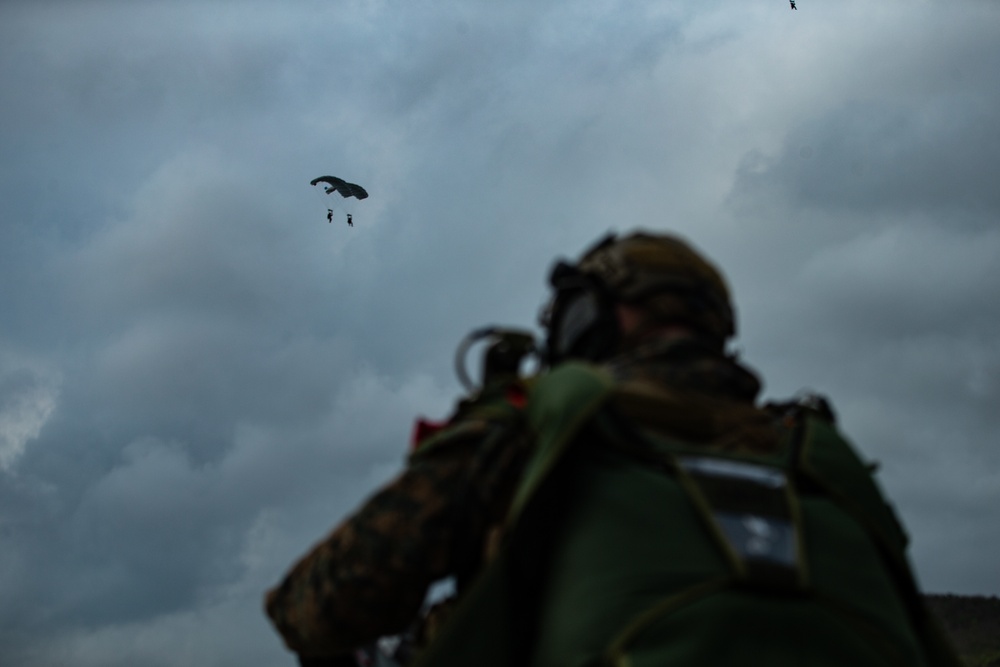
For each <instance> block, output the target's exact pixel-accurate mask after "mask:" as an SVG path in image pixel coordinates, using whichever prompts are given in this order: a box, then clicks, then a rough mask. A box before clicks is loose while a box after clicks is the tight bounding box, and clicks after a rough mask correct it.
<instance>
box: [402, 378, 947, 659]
mask: <svg viewBox="0 0 1000 667" xmlns="http://www.w3.org/2000/svg"><path fill="white" fill-rule="evenodd" d="M786 408H787V414H784V415H782V414H781V413H780V411H778V410H774V411H772V412H771V413H770V414H769V415H768V418H769V419H770V420H772V421H773V422H775V423H777V426H775V427H774V428H776V429H777V433H778V437H779V440H778V443H779V446H777V447H774V448H772V449H771V450H770V451H767V452H765V453H761V452H760V451H741V450H740V449H739V448H736V449H733V448H722V449H713V448H712V447H706V446H704V444H697V443H692V442H690V441H687V440H685V439H680V438H677V437H676V434H677V433H685V432H687V431H691V432H694V431H696V430H697V429H698V428H699V420H701V422H705V421H706V420H709V421H710V420H711V419H712V418H713V416H712V414H711V413H710V412H705V413H700V412H699V411H698V410H697V409H694V410H692V409H691V408H690V406H688V405H686V404H685V403H684V402H683V400H681V399H680V398H678V397H676V396H671V395H670V393H669V391H663V392H660V391H659V390H658V389H656V388H653V387H650V386H648V385H646V386H644V387H643V386H628V385H626V384H623V383H618V382H615V381H614V380H613V378H612V377H611V375H610V374H608V373H607V372H606V371H605V370H603V369H601V368H599V367H596V366H592V365H589V364H584V363H569V364H564V365H562V366H560V367H559V368H557V369H556V370H554V371H552V372H551V373H548V374H546V375H544V376H542V377H540V378H539V379H538V380H537V382H535V383H534V384H533V386H532V388H531V390H530V393H529V397H528V401H527V406H526V408H525V410H524V419H525V420H526V424H525V427H526V428H529V429H531V431H532V432H533V433H534V434H535V437H536V443H537V448H536V451H535V454H534V455H533V458H532V459H531V460H530V462H529V464H528V466H527V468H526V470H525V473H524V475H523V477H522V480H521V483H520V486H519V488H518V490H517V492H516V493H515V496H514V500H513V503H512V506H511V509H510V512H509V516H508V519H507V524H506V526H505V541H504V543H503V545H502V547H501V548H500V550H499V553H498V555H497V556H496V557H495V558H493V560H491V561H490V562H489V564H488V565H487V566H486V567H485V568H484V570H483V571H482V572H481V573H480V574H479V575H478V576H477V578H476V579H475V580H474V582H473V583H472V585H471V586H470V587H469V588H468V590H466V591H465V592H464V593H463V595H462V597H461V599H460V601H459V603H458V606H457V608H456V609H455V611H454V613H453V614H452V616H451V617H450V618H449V619H448V621H447V622H446V624H445V626H444V628H443V630H442V631H441V633H440V634H439V635H438V636H437V637H436V638H435V640H434V641H433V642H432V643H431V644H430V646H428V647H427V648H426V649H425V650H423V651H422V652H421V653H420V654H419V655H418V656H417V659H416V663H415V665H416V666H417V667H453V666H454V667H459V666H462V667H465V666H467V665H478V666H482V667H508V666H513V665H536V666H538V667H542V666H545V667H549V666H555V665H560V666H561V665H565V666H567V667H571V666H572V667H590V666H595V667H596V666H598V665H615V666H621V667H625V666H629V667H647V666H648V667H653V666H661V665H668V664H669V665H690V666H695V665H698V666H704V665H712V666H713V667H726V666H728V665H733V666H736V665H740V666H741V667H742V666H744V665H747V664H759V665H769V666H772V667H773V666H779V667H780V666H784V665H789V666H791V665H795V666H810V667H842V666H843V665H852V666H853V667H885V666H888V665H898V666H899V667H904V666H906V667H920V666H924V665H926V666H928V667H938V666H951V667H959V665H960V662H959V660H958V658H957V656H956V654H955V652H954V651H953V649H952V648H951V646H950V645H949V643H948V640H947V639H946V638H945V635H944V633H943V631H942V630H941V628H940V627H939V626H938V625H937V623H936V621H935V619H933V618H932V617H931V616H930V615H929V613H928V612H927V611H926V610H925V608H924V606H923V603H922V601H921V599H920V596H919V594H918V590H917V586H916V584H915V582H914V578H913V575H912V572H911V568H910V566H909V564H908V562H907V558H906V555H905V548H906V541H907V538H906V536H905V534H904V533H903V531H902V529H901V528H900V526H899V523H898V522H897V520H896V518H895V515H894V513H893V511H892V509H891V508H890V507H889V506H888V505H887V503H886V502H885V500H884V499H883V496H882V494H881V492H880V491H879V489H878V487H877V485H876V483H875V481H874V480H873V478H872V475H871V471H870V470H869V468H868V467H867V466H866V465H865V464H864V463H863V461H862V460H861V459H860V458H859V457H858V455H857V454H856V453H855V452H854V450H853V448H852V447H851V445H850V444H849V443H848V442H847V441H846V440H845V439H844V438H843V437H842V436H841V435H840V434H839V432H838V431H837V429H836V427H835V425H834V423H833V420H832V417H831V416H829V415H824V414H822V412H821V411H818V410H812V409H808V408H805V407H801V408H799V407H796V408H794V409H793V408H791V407H790V406H786ZM748 409H752V410H757V409H756V408H748ZM758 412H763V411H758ZM658 420H659V421H660V422H666V426H668V427H669V428H667V429H663V428H658V427H657V424H656V422H657V421H658ZM661 425H662V424H661ZM570 454H572V455H570ZM622 517H630V518H631V519H630V522H628V523H623V521H622Z"/></svg>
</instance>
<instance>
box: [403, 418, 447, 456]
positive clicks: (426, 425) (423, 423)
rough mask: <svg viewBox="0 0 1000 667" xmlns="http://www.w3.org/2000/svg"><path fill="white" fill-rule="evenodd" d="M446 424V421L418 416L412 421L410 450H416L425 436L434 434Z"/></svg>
mask: <svg viewBox="0 0 1000 667" xmlns="http://www.w3.org/2000/svg"><path fill="white" fill-rule="evenodd" d="M446 426H448V422H447V421H437V422H432V421H430V420H427V419H424V418H423V417H420V418H419V419H417V421H415V422H414V423H413V433H412V435H411V436H410V451H411V452H413V451H416V450H417V449H418V448H419V447H420V443H422V442H423V441H424V440H426V439H427V438H429V437H431V436H432V435H436V434H437V433H439V432H440V431H442V430H444V428H445V427H446Z"/></svg>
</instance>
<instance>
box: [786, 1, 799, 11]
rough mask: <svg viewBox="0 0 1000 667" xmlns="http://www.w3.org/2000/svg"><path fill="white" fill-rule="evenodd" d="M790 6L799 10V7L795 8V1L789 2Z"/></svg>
mask: <svg viewBox="0 0 1000 667" xmlns="http://www.w3.org/2000/svg"><path fill="white" fill-rule="evenodd" d="M788 4H790V5H791V6H792V9H795V10H798V7H796V6H795V0H788Z"/></svg>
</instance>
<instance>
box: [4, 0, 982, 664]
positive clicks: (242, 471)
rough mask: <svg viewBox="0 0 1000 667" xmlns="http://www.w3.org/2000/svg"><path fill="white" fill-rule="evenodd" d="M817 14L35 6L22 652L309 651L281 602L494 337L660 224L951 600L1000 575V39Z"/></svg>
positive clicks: (16, 263)
mask: <svg viewBox="0 0 1000 667" xmlns="http://www.w3.org/2000/svg"><path fill="white" fill-rule="evenodd" d="M817 4H818V3H817ZM810 5H811V6H810V7H809V8H808V10H809V11H806V9H807V8H805V7H802V9H800V11H799V12H789V11H788V8H787V4H786V5H780V3H779V6H778V7H777V9H776V10H772V6H771V4H770V3H764V2H761V3H756V4H752V3H730V4H727V5H724V6H720V7H718V8H712V9H706V7H705V4H704V3H691V4H684V3H671V4H670V5H669V6H668V7H645V6H633V5H628V6H625V5H622V6H617V5H615V4H614V3H603V2H593V3H566V4H561V3H535V2H519V3H506V4H504V5H502V6H501V5H498V4H495V3H492V4H487V3H445V4H441V3H420V2H418V3H413V4H409V5H405V6H404V5H399V4H396V3H383V2H353V3H346V4H343V5H340V6H338V7H336V8H332V7H328V6H324V5H320V4H316V5H311V4H295V5H290V6H282V7H281V8H278V7H277V6H274V7H267V6H265V5H262V4H258V3H250V4H247V5H238V6H229V5H226V4H223V3H207V4H204V3H202V4H184V3H173V4H166V3H145V4H138V3H133V4H131V5H129V6H128V8H127V9H126V8H125V6H124V5H121V6H119V5H117V4H107V5H87V6H86V7H81V8H77V7H76V6H75V5H71V4H68V3H55V4H39V3H33V4H31V5H29V4H26V3H22V4H19V5H14V4H10V3H8V4H6V5H3V9H0V18H2V19H3V20H0V73H2V75H3V79H4V82H5V86H4V87H3V88H2V89H0V103H2V104H0V109H2V111H0V121H2V122H0V155H2V156H3V157H2V158H0V174H2V179H0V194H2V196H3V200H4V202H5V207H6V208H5V209H4V211H3V218H2V225H0V281H2V282H3V284H4V285H7V286H11V287H9V288H8V289H4V290H0V308H2V309H3V312H4V314H5V319H4V321H3V323H2V324H0V427H2V428H0V464H2V465H3V466H4V469H3V470H2V471H0V540H2V548H0V591H2V592H3V599H4V600H5V603H4V605H3V606H2V607H0V619H2V620H3V623H0V626H3V628H4V630H2V631H0V646H3V647H4V648H3V649H0V662H3V663H5V664H6V663H7V662H12V663H14V664H25V665H48V664H62V663H66V662H74V663H75V664H80V665H132V664H148V665H164V666H167V665H178V664H195V663H209V664H219V665H229V664H232V665H236V664H240V665H246V664H280V663H281V661H283V660H287V659H288V656H287V655H285V654H284V653H283V651H282V649H281V647H280V644H279V642H278V640H277V638H276V637H275V636H273V634H272V633H271V632H270V630H269V629H268V628H267V626H266V624H265V621H264V620H263V617H262V615H261V613H260V596H261V594H262V591H263V590H264V589H265V588H266V587H267V586H269V585H272V584H273V583H274V581H275V580H276V579H277V577H278V576H279V575H280V573H281V572H282V571H283V569H284V568H286V567H287V566H288V565H289V564H290V563H291V562H292V559H293V558H294V557H295V556H297V555H298V554H299V553H301V552H302V550H304V549H305V548H306V547H307V546H308V545H309V544H310V543H311V542H313V541H314V540H316V539H318V538H319V537H320V535H321V534H322V533H323V532H324V531H326V530H328V529H329V528H330V527H331V526H332V525H333V524H334V523H335V522H336V521H337V520H338V519H339V518H340V517H341V516H343V514H344V513H345V512H347V511H349V509H350V508H351V507H352V506H354V505H355V504H356V503H357V501H358V500H359V499H360V498H362V497H364V495H365V494H366V493H367V492H369V491H370V490H371V489H372V488H374V487H375V486H376V485H377V484H378V483H380V482H381V481H383V480H385V479H386V478H387V477H388V476H389V475H391V474H392V473H393V472H394V471H395V470H396V469H397V468H398V466H399V465H400V463H401V461H402V459H403V456H404V454H405V448H406V442H405V441H406V438H407V435H408V431H409V428H410V425H411V422H412V418H413V417H414V415H417V414H425V415H428V416H430V417H441V416H442V415H444V414H445V413H446V412H447V409H448V405H449V402H450V400H451V396H452V395H453V394H454V393H455V392H456V391H457V384H456V382H455V379H454V377H453V375H452V371H451V361H452V359H451V357H452V353H453V351H454V348H455V345H456V344H457V343H458V340H459V339H460V337H461V336H462V334H463V333H465V332H466V331H468V330H469V329H470V328H472V327H474V326H479V325H482V324H485V323H490V322H502V323H510V324H518V325H523V326H531V325H532V324H533V320H534V316H535V314H536V311H537V308H538V306H539V305H540V303H541V302H542V300H543V292H544V290H543V284H544V275H545V270H546V268H547V267H548V266H549V264H550V262H551V260H552V258H553V257H554V256H557V255H575V254H576V253H577V252H579V251H580V250H582V249H583V247H585V246H586V245H587V244H588V243H589V242H590V241H591V240H593V239H594V238H595V237H597V236H598V235H599V234H601V233H603V232H604V231H605V230H607V229H609V228H617V229H620V230H621V229H629V228H631V227H635V226H639V225H649V224H652V225H654V226H661V227H662V226H670V227H671V228H674V229H676V230H679V231H681V232H682V233H684V234H685V235H686V236H688V237H689V238H691V240H692V241H694V242H695V243H696V244H697V245H698V246H700V247H702V248H703V249H704V250H706V251H707V252H709V253H710V254H711V255H712V256H713V257H715V258H716V259H717V260H718V261H719V263H720V264H721V265H722V266H723V268H724V269H725V270H726V272H727V273H728V274H730V277H731V279H732V282H733V286H734V291H735V293H736V296H737V299H738V306H739V310H740V313H741V325H742V329H741V331H742V337H741V339H740V341H738V343H739V344H740V345H741V346H744V347H745V348H746V351H747V356H748V357H749V361H750V362H751V363H753V364H756V365H757V367H758V368H760V369H761V371H762V372H764V374H765V376H766V378H767V382H768V388H769V393H770V395H772V396H776V397H785V396H787V395H789V394H791V393H793V392H794V391H796V390H797V389H799V388H802V387H804V386H805V387H811V388H814V389H818V390H821V391H824V392H828V393H830V394H831V395H832V396H833V399H834V404H835V406H836V407H837V409H838V411H839V412H840V414H841V416H842V420H843V423H844V425H845V429H846V430H847V431H848V432H849V433H850V434H851V435H852V436H853V437H855V438H856V439H857V441H858V442H859V444H860V445H861V446H862V447H863V449H864V450H865V451H866V453H867V454H868V455H869V456H871V457H873V458H877V459H881V460H882V461H883V464H884V465H883V472H882V477H883V480H884V482H885V483H886V485H887V486H888V487H889V489H890V492H891V493H892V495H893V496H894V497H895V499H896V501H897V505H898V506H899V508H900V511H901V513H902V514H903V516H904V519H905V520H906V521H907V523H908V525H910V527H911V529H912V531H913V533H914V535H915V545H916V550H915V556H916V562H917V565H918V569H919V570H920V572H921V574H922V575H924V576H923V578H924V579H925V580H927V581H928V582H929V584H930V585H932V586H933V587H934V589H935V590H956V591H959V592H970V593H973V592H978V593H990V592H995V591H996V590H1000V588H998V587H1000V582H998V581H996V580H995V575H994V574H993V572H994V570H995V568H993V566H992V560H993V559H991V558H989V554H992V553H996V550H997V548H998V545H997V542H998V540H1000V537H998V535H997V533H996V531H995V529H994V528H991V526H993V525H994V522H992V521H991V519H990V517H989V515H988V512H987V509H986V508H988V507H991V506H994V505H995V504H996V502H997V501H998V500H1000V499H998V498H997V497H996V493H997V492H996V491H995V489H997V488H1000V485H997V484H996V483H995V480H996V476H995V473H993V472H992V471H994V470H996V469H997V466H998V462H997V460H996V454H995V453H994V449H992V448H991V447H990V443H991V442H992V441H993V439H995V438H994V436H993V435H992V434H994V433H996V430H997V428H998V426H1000V425H998V424H997V423H996V417H994V416H993V414H992V411H991V409H990V406H991V405H994V404H995V403H996V398H997V391H998V387H997V382H996V378H997V377H998V371H1000V350H998V349H997V346H996V344H995V342H994V341H995V340H997V336H996V334H997V333H998V326H997V321H996V319H995V316H994V315H993V314H992V313H993V312H994V311H995V309H992V308H991V307H990V305H991V304H990V301H989V295H990V294H993V293H995V292H996V287H997V281H998V274H997V270H996V268H994V264H995V262H993V261H991V258H992V257H995V256H996V251H997V250H998V248H997V245H998V239H997V238H996V236H995V234H994V232H993V230H994V229H995V224H994V223H995V220H996V213H997V210H996V209H997V206H998V202H997V199H996V194H995V193H994V188H992V187H988V186H989V178H988V176H989V175H991V174H992V175H995V173H996V172H997V166H998V165H997V163H996V156H995V154H994V153H996V151H993V150H991V149H990V145H991V144H992V143H995V142H996V140H997V134H996V127H997V124H996V122H995V112H992V111H991V109H992V108H995V106H996V105H995V94H996V93H995V92H994V90H995V86H992V85H990V82H992V80H993V78H994V77H993V74H992V73H993V72H995V71H996V65H997V64H998V59H1000V55H998V53H1000V52H998V51H997V48H996V44H997V43H998V42H997V40H996V34H995V33H996V28H995V27H994V26H996V25H997V24H996V22H995V21H993V22H991V21H990V20H989V19H990V18H991V17H993V16H995V14H991V13H990V12H991V11H992V10H990V9H989V8H988V7H987V6H984V5H976V6H972V5H969V6H970V7H972V8H971V9H965V10H962V11H958V10H954V9H953V8H948V9H946V10H941V11H938V10H936V9H935V7H934V6H933V5H930V4H927V5H921V7H920V8H919V9H913V8H912V7H909V6H907V7H905V8H903V6H902V5H900V4H893V3H888V4H886V5H880V6H878V7H873V6H872V5H871V3H867V2H865V3H862V2H849V1H846V0H845V2H844V3H842V4H839V5H837V6H836V7H834V6H833V5H831V4H829V3H826V4H824V5H823V6H822V7H815V6H812V5H813V3H810ZM890 33H891V34H893V35H898V36H899V37H898V39H893V40H889V39H887V37H886V35H887V34H890ZM862 158H863V159H862ZM935 165H937V166H935ZM327 173H332V174H334V175H338V176H342V177H344V178H347V179H348V180H350V181H353V182H357V183H360V184H362V185H364V186H365V187H366V188H367V189H368V191H369V192H370V193H371V197H370V198H369V199H367V200H365V201H364V202H352V201H340V200H339V199H337V198H333V199H331V198H328V197H326V196H325V195H323V194H322V192H320V191H318V189H316V188H310V186H309V185H308V182H309V181H310V180H311V179H312V178H315V177H316V176H319V175H321V174H327ZM328 205H330V206H334V207H335V208H336V209H337V210H336V218H335V220H334V223H333V224H328V223H327V222H326V219H325V214H326V207H327V206H328ZM347 205H350V206H353V209H350V210H352V211H353V213H354V215H355V225H356V226H355V228H353V229H349V228H347V227H346V225H345V223H344V216H345V214H346V211H347V210H349V209H347V208H346V206H347ZM810 383H811V384H810ZM941 443H947V444H946V446H943V445H942V444H941ZM954 545H959V546H954ZM949 547H951V548H949ZM977 554H978V557H977ZM180 638H183V640H181V639H180Z"/></svg>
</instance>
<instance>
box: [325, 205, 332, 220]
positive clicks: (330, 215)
mask: <svg viewBox="0 0 1000 667" xmlns="http://www.w3.org/2000/svg"><path fill="white" fill-rule="evenodd" d="M326 221H327V222H333V209H332V208H328V209H326Z"/></svg>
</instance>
